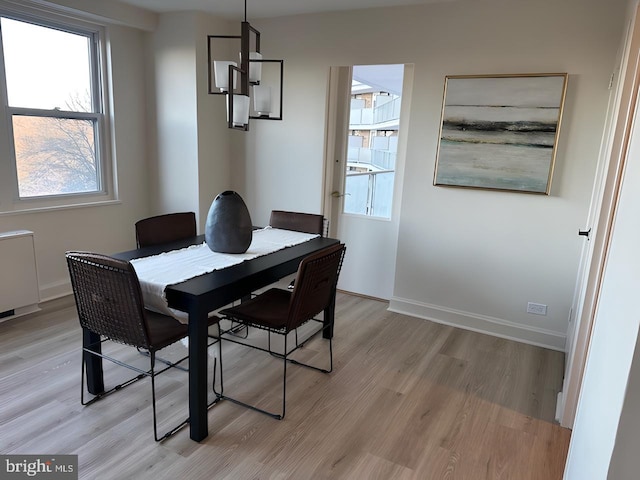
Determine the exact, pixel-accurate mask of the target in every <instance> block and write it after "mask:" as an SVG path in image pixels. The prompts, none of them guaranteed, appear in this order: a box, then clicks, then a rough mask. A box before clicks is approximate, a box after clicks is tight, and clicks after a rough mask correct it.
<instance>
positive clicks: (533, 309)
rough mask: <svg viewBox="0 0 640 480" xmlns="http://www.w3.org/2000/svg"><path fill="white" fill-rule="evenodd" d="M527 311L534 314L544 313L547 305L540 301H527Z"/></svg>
mask: <svg viewBox="0 0 640 480" xmlns="http://www.w3.org/2000/svg"><path fill="white" fill-rule="evenodd" d="M527 313H533V314H534V315H546V314H547V306H546V305H544V304H542V303H533V302H529V303H527Z"/></svg>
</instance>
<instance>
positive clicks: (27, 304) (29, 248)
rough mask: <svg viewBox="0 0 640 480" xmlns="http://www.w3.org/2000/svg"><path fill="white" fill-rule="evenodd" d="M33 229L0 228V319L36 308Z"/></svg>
mask: <svg viewBox="0 0 640 480" xmlns="http://www.w3.org/2000/svg"><path fill="white" fill-rule="evenodd" d="M39 302H40V290H39V288H38V272H37V269H36V253H35V249H34V242H33V232H30V231H28V230H17V231H13V232H0V321H3V320H8V319H9V318H13V317H17V316H19V315H25V314H27V313H31V312H34V311H37V310H39V308H38V303H39Z"/></svg>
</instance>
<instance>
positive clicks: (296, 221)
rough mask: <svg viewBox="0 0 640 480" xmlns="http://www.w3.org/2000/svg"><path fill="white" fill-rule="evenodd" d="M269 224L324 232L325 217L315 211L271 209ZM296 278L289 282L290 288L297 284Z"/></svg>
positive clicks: (316, 232) (319, 233) (274, 226)
mask: <svg viewBox="0 0 640 480" xmlns="http://www.w3.org/2000/svg"><path fill="white" fill-rule="evenodd" d="M269 226H270V227H273V228H282V229H284V230H294V231H296V232H303V233H315V234H317V235H323V234H324V217H323V216H322V215H318V214H315V213H302V212H288V211H285V210H271V218H270V219H269ZM295 282H296V281H295V279H293V280H291V282H290V283H289V286H288V287H287V288H289V289H290V290H292V289H293V287H294V285H295Z"/></svg>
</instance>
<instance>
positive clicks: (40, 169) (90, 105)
mask: <svg viewBox="0 0 640 480" xmlns="http://www.w3.org/2000/svg"><path fill="white" fill-rule="evenodd" d="M0 32H1V35H0V39H1V44H0V45H1V48H2V56H1V57H0V60H1V62H2V68H1V69H0V75H2V76H3V78H2V79H0V85H2V84H4V85H6V91H5V92H1V93H0V98H4V102H5V103H6V111H7V112H8V117H9V120H8V124H7V125H6V129H7V130H8V132H7V133H8V135H7V136H8V138H9V139H10V140H11V144H10V145H9V146H8V147H9V150H10V151H7V152H5V151H3V154H6V156H7V157H9V159H10V160H9V163H10V165H9V166H8V168H7V166H6V165H5V170H4V171H6V172H10V173H11V174H10V175H8V177H9V178H10V183H11V185H8V181H7V180H1V179H0V187H1V188H2V189H5V190H7V189H10V190H11V191H12V192H13V198H12V199H11V203H13V204H15V203H20V202H23V201H28V200H44V201H47V200H54V201H55V200H57V201H58V202H57V203H54V204H55V205H59V204H68V203H75V202H77V197H78V196H83V197H86V196H91V195H93V196H95V195H101V196H102V197H104V194H105V193H106V192H107V190H108V188H107V185H106V183H107V182H105V178H106V171H105V165H104V163H105V162H104V161H103V160H104V159H103V157H105V154H104V151H103V148H102V144H103V143H104V142H103V141H102V137H103V136H104V125H103V123H104V109H103V95H102V88H101V82H100V79H101V75H100V65H101V64H100V61H99V58H100V55H99V48H98V46H99V33H98V32H97V31H96V30H95V29H94V30H91V29H82V28H79V27H77V26H69V25H67V26H62V25H59V24H55V25H54V24H46V23H44V22H37V23H36V22H32V21H31V20H28V21H27V20H24V19H18V18H16V17H8V16H0ZM0 133H1V132H0ZM4 156H5V155H3V157H4ZM0 161H3V160H0ZM2 199H4V200H5V202H4V203H5V204H6V203H7V202H6V200H7V198H6V195H5V196H3V197H2V198H0V202H1V200H2ZM103 199H104V198H103ZM60 200H62V203H61V202H60ZM18 209H20V208H18ZM2 210H7V209H6V208H2Z"/></svg>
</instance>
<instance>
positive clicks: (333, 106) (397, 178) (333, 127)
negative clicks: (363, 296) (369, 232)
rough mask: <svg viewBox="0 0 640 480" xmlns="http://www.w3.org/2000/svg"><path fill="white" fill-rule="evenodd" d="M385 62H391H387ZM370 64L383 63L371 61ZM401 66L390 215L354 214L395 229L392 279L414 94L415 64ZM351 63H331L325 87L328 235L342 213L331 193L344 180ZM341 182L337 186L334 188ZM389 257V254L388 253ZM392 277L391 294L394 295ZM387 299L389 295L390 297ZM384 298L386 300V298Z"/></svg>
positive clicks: (335, 228) (339, 202)
mask: <svg viewBox="0 0 640 480" xmlns="http://www.w3.org/2000/svg"><path fill="white" fill-rule="evenodd" d="M386 64H389V65H391V64H393V62H388V63H386ZM368 65H369V64H368ZM370 65H385V63H382V64H370ZM394 65H402V66H403V79H402V106H401V111H400V131H399V134H398V146H397V157H396V165H395V175H394V185H393V200H392V202H393V204H392V208H391V218H389V219H387V218H379V217H368V216H366V215H354V216H356V217H361V218H363V219H367V220H370V221H376V222H389V224H390V225H391V226H392V227H391V228H394V231H395V243H394V245H393V248H394V252H393V254H392V255H393V265H394V267H393V268H392V270H393V271H391V272H390V274H391V275H393V277H394V279H395V262H396V258H397V246H398V237H399V229H400V214H401V211H402V196H403V186H404V171H405V164H406V157H407V145H408V137H409V128H410V124H409V119H410V113H411V103H412V97H413V77H414V70H415V67H414V64H412V63H396V64H394ZM352 74H353V67H352V66H332V67H330V68H329V80H328V88H327V107H326V117H325V118H326V126H325V150H324V177H323V188H322V192H323V196H324V197H323V199H322V205H323V210H322V211H323V215H324V216H325V218H327V219H328V221H329V228H328V233H329V236H333V237H337V236H338V226H339V225H338V223H339V222H338V219H339V217H340V216H341V215H349V216H351V215H353V214H343V213H342V207H343V202H342V198H341V197H335V196H334V195H332V193H334V192H336V191H338V192H339V193H340V194H342V193H344V192H343V189H344V181H345V174H346V170H345V168H346V161H347V146H348V131H349V116H350V103H351V102H350V99H351V79H352ZM336 185H340V188H336ZM389 258H391V257H389ZM393 283H394V282H393V279H392V285H391V290H390V291H389V295H390V297H392V296H393ZM389 299H390V298H389ZM389 299H387V298H385V300H389Z"/></svg>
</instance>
